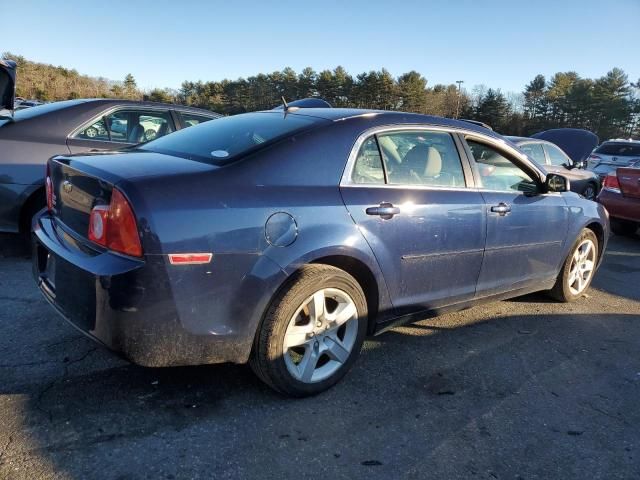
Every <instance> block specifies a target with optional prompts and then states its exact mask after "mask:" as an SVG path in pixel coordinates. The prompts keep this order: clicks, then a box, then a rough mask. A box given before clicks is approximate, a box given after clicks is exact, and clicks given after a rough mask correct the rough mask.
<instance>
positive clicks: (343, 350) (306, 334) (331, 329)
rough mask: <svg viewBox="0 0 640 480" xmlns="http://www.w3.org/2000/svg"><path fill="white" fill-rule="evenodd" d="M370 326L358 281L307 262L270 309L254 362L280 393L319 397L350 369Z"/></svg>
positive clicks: (256, 340)
mask: <svg viewBox="0 0 640 480" xmlns="http://www.w3.org/2000/svg"><path fill="white" fill-rule="evenodd" d="M366 328H367V302H366V298H365V296H364V293H363V292H362V289H361V288H360V285H359V284H358V282H357V281H356V280H355V279H354V278H353V277H352V276H351V275H349V274H348V273H346V272H344V271H343V270H340V269H338V268H335V267H331V266H328V265H307V266H305V267H303V268H302V269H301V270H300V271H299V272H297V273H296V274H294V276H293V277H292V279H291V280H290V281H289V283H288V284H287V286H286V287H285V288H284V289H283V290H282V291H281V292H280V293H279V294H278V295H277V296H276V298H275V299H274V301H273V302H272V304H271V306H270V307H269V309H268V310H267V312H266V314H265V317H264V320H263V322H262V325H261V327H260V330H259V332H258V333H257V335H256V339H255V342H254V346H253V351H252V355H251V360H250V364H251V367H252V369H253V370H254V372H255V373H256V374H257V375H258V376H259V377H260V378H261V379H262V380H263V381H264V382H266V383H267V384H268V385H270V386H271V387H272V388H274V389H275V390H277V391H279V392H281V393H284V394H286V395H291V396H295V397H303V396H308V395H314V394H317V393H320V392H322V391H324V390H326V389H328V388H329V387H331V386H333V385H334V384H335V383H337V382H338V381H339V380H340V379H341V378H342V377H343V376H344V375H345V374H346V373H347V371H348V370H349V369H350V368H351V366H352V365H353V363H354V362H355V360H356V358H357V357H358V354H359V352H360V348H361V346H362V342H363V341H364V337H365V334H366Z"/></svg>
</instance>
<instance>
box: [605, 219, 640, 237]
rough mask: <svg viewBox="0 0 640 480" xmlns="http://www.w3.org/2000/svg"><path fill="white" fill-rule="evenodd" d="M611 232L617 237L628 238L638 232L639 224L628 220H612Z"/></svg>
mask: <svg viewBox="0 0 640 480" xmlns="http://www.w3.org/2000/svg"><path fill="white" fill-rule="evenodd" d="M610 225H611V231H612V232H613V233H615V234H616V235H621V236H628V235H633V234H634V233H636V230H638V224H637V223H634V222H630V221H628V220H615V219H613V218H612V219H611V222H610Z"/></svg>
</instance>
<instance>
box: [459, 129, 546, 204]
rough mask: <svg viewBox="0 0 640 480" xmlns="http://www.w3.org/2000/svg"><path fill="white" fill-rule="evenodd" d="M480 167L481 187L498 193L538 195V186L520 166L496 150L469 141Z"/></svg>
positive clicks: (468, 143)
mask: <svg viewBox="0 0 640 480" xmlns="http://www.w3.org/2000/svg"><path fill="white" fill-rule="evenodd" d="M467 145H468V146H469V149H470V150H471V153H472V154H473V158H474V160H475V162H476V165H477V167H478V173H479V177H480V178H479V179H480V183H481V187H483V188H486V189H489V190H498V191H518V192H525V193H536V192H537V191H538V184H537V183H536V182H535V180H534V179H533V178H532V177H531V176H530V175H529V174H528V173H527V172H525V171H524V170H522V169H521V168H520V167H519V166H517V165H516V164H514V163H513V162H512V161H511V160H510V159H509V158H507V157H505V156H504V155H503V154H502V153H501V152H500V151H498V150H496V149H495V148H493V147H491V146H489V145H487V144H484V143H480V142H476V141H474V140H469V139H467Z"/></svg>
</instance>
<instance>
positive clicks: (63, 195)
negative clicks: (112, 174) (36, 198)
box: [49, 159, 113, 237]
mask: <svg viewBox="0 0 640 480" xmlns="http://www.w3.org/2000/svg"><path fill="white" fill-rule="evenodd" d="M65 160H67V159H56V160H51V161H49V175H50V177H51V186H52V189H53V214H54V215H55V217H56V219H57V220H59V221H60V222H62V223H63V224H64V225H66V226H67V227H68V228H70V229H71V230H72V231H74V232H76V233H78V234H80V235H82V236H83V237H86V236H87V234H88V232H89V215H90V213H91V209H92V208H93V207H94V206H96V205H109V202H110V201H111V191H112V189H113V184H111V183H110V182H107V181H104V180H100V179H98V178H96V177H94V176H91V175H89V174H87V173H86V172H83V171H81V170H78V169H75V168H72V167H71V166H70V165H69V163H68V160H67V161H65Z"/></svg>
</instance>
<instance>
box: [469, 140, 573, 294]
mask: <svg viewBox="0 0 640 480" xmlns="http://www.w3.org/2000/svg"><path fill="white" fill-rule="evenodd" d="M465 140H466V145H467V147H468V150H467V152H468V154H469V156H470V158H471V160H472V162H473V164H472V165H473V169H474V173H475V176H476V184H477V185H478V187H479V190H478V191H479V192H480V193H481V194H482V197H483V198H484V201H485V212H486V220H487V241H486V246H485V252H484V259H483V262H482V268H481V271H480V276H479V279H478V286H477V293H476V296H478V297H482V296H487V295H492V294H497V293H501V292H506V291H510V290H516V289H518V288H526V287H529V286H535V285H539V284H541V283H542V282H544V281H546V280H549V279H551V278H554V277H555V276H556V275H557V273H558V267H559V264H560V261H561V255H562V246H563V244H564V242H565V240H566V237H567V231H568V215H569V212H568V207H567V205H566V203H565V201H564V198H563V197H562V195H561V194H559V193H543V186H542V184H541V179H540V177H539V174H538V173H537V172H536V171H535V169H534V168H533V167H531V166H530V165H527V163H526V162H525V161H524V160H522V159H521V158H519V157H518V155H517V153H516V152H515V150H512V149H508V148H507V147H505V146H504V145H502V144H500V142H497V141H490V140H488V139H483V138H480V137H474V136H467V137H466V138H465Z"/></svg>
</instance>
